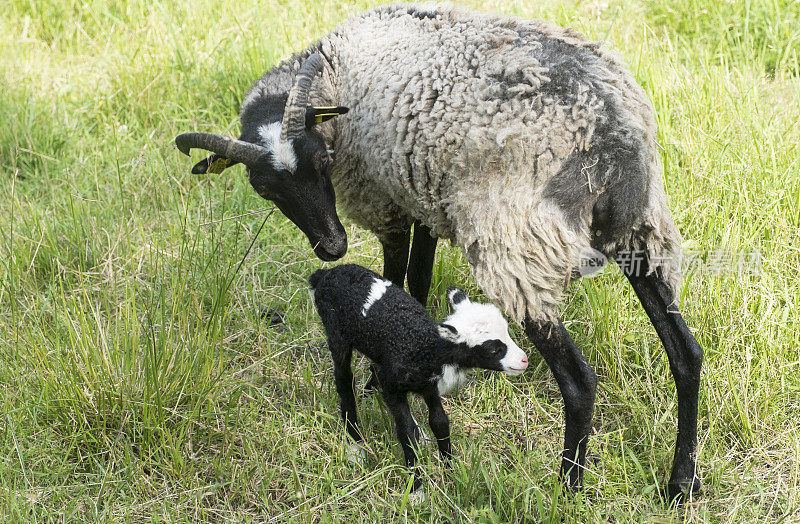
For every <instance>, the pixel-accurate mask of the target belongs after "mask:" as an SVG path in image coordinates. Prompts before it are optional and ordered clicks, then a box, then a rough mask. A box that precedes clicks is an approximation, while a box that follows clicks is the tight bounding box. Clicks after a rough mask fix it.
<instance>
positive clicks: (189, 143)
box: [175, 53, 347, 260]
mask: <svg viewBox="0 0 800 524" xmlns="http://www.w3.org/2000/svg"><path fill="white" fill-rule="evenodd" d="M322 65H323V62H322V57H321V56H320V55H319V54H318V53H315V54H313V55H311V56H309V57H308V59H306V61H305V62H304V63H303V65H302V67H301V68H300V70H299V71H298V72H297V76H296V77H295V81H294V85H293V86H292V88H291V90H290V91H289V93H288V94H287V95H286V96H285V100H284V98H281V97H276V98H275V102H276V103H275V104H264V105H256V104H252V107H249V108H245V109H244V111H243V114H242V122H243V125H244V127H243V130H242V136H241V137H240V139H239V140H236V139H232V138H228V137H223V136H220V135H213V134H209V133H185V134H182V135H179V136H178V137H177V138H176V139H175V143H176V144H177V146H178V149H180V150H181V151H182V152H183V153H185V154H187V155H188V154H189V151H190V149H191V148H199V149H205V150H207V151H211V152H213V153H214V154H213V155H211V156H210V157H208V158H207V159H205V160H203V161H201V162H199V163H198V164H197V165H195V166H194V168H193V169H192V173H196V174H201V173H221V172H222V170H224V169H225V168H227V167H229V166H232V165H234V164H237V163H241V164H244V165H245V167H246V168H247V174H248V176H249V177H250V184H251V185H252V186H253V189H255V190H256V192H257V193H258V194H259V195H261V196H262V197H263V198H265V199H267V200H271V201H273V202H275V205H276V206H278V209H280V210H281V211H282V212H283V214H284V215H286V218H288V219H289V220H291V221H292V222H294V223H295V225H296V226H297V227H299V228H300V230H301V231H302V232H303V233H305V234H306V236H307V237H308V240H309V242H311V246H312V247H313V248H314V253H316V255H317V256H318V257H319V258H321V259H322V260H336V259H338V258H341V257H342V256H343V255H344V254H345V252H346V251H347V234H346V233H345V231H344V227H342V223H341V222H340V221H339V217H338V215H337V214H336V195H335V194H334V191H333V185H332V184H331V178H330V169H331V163H332V158H331V155H330V154H329V153H328V150H327V147H326V144H325V140H324V139H323V138H322V135H321V134H320V133H319V132H318V131H317V130H316V129H314V126H315V125H316V124H319V123H321V122H324V121H326V120H328V119H330V118H333V117H335V116H337V115H340V114H343V113H346V112H347V108H346V107H310V106H309V105H308V93H309V89H310V88H311V81H312V80H313V79H314V77H315V76H316V75H317V73H319V72H320V70H321V69H322ZM284 102H285V105H284V104H283V103H284ZM281 110H282V113H281V112H280V111H281ZM276 111H277V113H276ZM249 122H257V125H247V124H248V123H249Z"/></svg>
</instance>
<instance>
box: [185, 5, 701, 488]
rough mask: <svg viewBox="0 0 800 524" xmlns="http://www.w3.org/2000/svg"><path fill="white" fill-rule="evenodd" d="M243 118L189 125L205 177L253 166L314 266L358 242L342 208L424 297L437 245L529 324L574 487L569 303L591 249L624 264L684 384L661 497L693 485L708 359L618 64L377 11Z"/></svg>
mask: <svg viewBox="0 0 800 524" xmlns="http://www.w3.org/2000/svg"><path fill="white" fill-rule="evenodd" d="M312 81H313V82H312ZM348 109H349V113H347V115H346V116H339V117H338V118H335V119H334V117H337V116H338V115H343V114H344V113H346V112H347V111H348ZM241 122H242V133H241V136H240V138H239V139H238V140H234V139H230V138H226V137H222V136H219V135H212V134H207V133H187V134H183V135H180V136H179V137H177V138H176V143H177V145H178V147H179V149H180V150H181V151H183V152H184V153H186V154H188V153H189V149H190V148H192V147H196V148H202V149H206V150H208V151H211V152H213V153H214V155H212V156H211V157H209V158H208V159H205V160H202V161H201V162H199V163H198V164H197V165H196V166H195V167H194V169H193V172H197V173H202V172H207V171H213V172H218V171H220V170H221V169H224V168H225V167H226V166H228V165H233V164H235V163H237V162H240V163H243V164H245V166H246V168H247V172H248V174H249V177H250V183H251V184H252V186H253V188H254V189H255V190H256V191H257V192H258V193H259V194H260V195H261V196H262V197H264V198H267V199H270V200H272V201H274V202H275V204H276V205H277V206H278V208H280V209H281V210H282V211H283V212H284V214H285V215H286V216H287V217H288V218H289V219H290V220H291V221H292V222H294V223H295V224H296V225H297V226H298V227H299V228H300V229H301V230H302V231H303V232H304V233H305V234H306V236H307V237H308V239H309V241H310V242H311V245H312V247H313V249H314V252H315V253H316V254H317V256H318V257H319V258H321V259H323V260H335V259H338V258H340V257H341V256H343V255H344V253H345V252H346V249H347V236H346V233H345V231H344V228H343V227H342V225H341V222H340V221H339V218H338V215H337V213H336V206H337V202H338V207H339V209H340V210H342V211H343V213H345V214H346V215H347V216H348V217H349V218H350V219H352V220H353V221H355V222H356V223H357V224H359V225H361V226H363V227H365V228H368V229H370V230H372V231H373V232H375V234H376V235H377V236H378V239H379V240H380V242H381V244H382V246H383V252H384V275H385V277H386V278H388V279H389V280H390V281H391V282H393V283H395V284H396V285H398V286H401V287H402V285H403V283H404V281H405V280H406V277H407V279H408V287H409V290H410V291H411V293H412V295H413V296H414V297H415V298H416V299H417V300H419V301H420V302H422V303H425V301H426V299H427V293H428V288H429V286H430V279H431V267H432V264H433V259H434V254H435V251H436V245H437V241H438V239H439V238H443V239H447V240H450V241H451V242H454V243H456V244H457V245H459V246H460V247H461V248H462V249H463V251H464V253H465V255H466V258H467V261H468V262H469V265H470V267H471V270H472V275H473V277H474V279H475V281H476V282H477V284H478V285H479V286H480V288H481V289H482V290H483V292H484V293H485V294H486V296H487V297H488V298H489V299H490V300H491V301H492V302H494V303H495V304H497V305H499V306H500V307H501V309H502V310H503V311H504V312H505V313H506V314H508V315H509V316H510V317H511V318H512V319H513V320H515V321H517V322H520V323H521V324H522V325H523V326H524V328H525V332H526V334H527V336H528V337H529V339H530V340H531V341H532V342H533V344H534V345H535V346H536V348H537V349H538V351H539V352H540V353H541V355H542V356H543V358H544V359H545V361H546V362H547V364H548V366H549V367H550V369H551V371H552V373H553V375H554V376H555V379H556V381H557V382H558V385H559V388H560V390H561V394H562V397H563V399H564V413H565V433H564V435H565V436H564V452H563V455H562V459H561V475H562V477H563V478H565V480H566V482H567V485H568V486H569V487H570V488H572V489H579V488H580V487H581V486H582V483H583V473H584V464H585V456H586V444H587V440H588V438H589V433H590V429H591V420H592V413H593V409H594V401H595V391H596V387H597V376H596V374H595V372H594V370H593V369H592V368H591V366H590V365H589V363H588V362H587V361H586V359H585V358H584V356H583V354H582V353H581V351H580V350H579V348H578V347H577V346H576V344H575V343H574V341H573V340H572V338H571V337H570V335H569V333H568V332H567V330H566V329H565V327H564V325H563V323H562V322H561V319H560V313H559V306H560V304H561V302H562V297H563V294H564V291H565V289H567V287H568V285H569V283H570V281H571V280H573V279H575V278H577V277H579V276H581V270H580V268H581V265H582V261H584V260H586V259H591V260H601V261H607V260H608V259H609V258H612V259H615V261H616V262H617V263H618V265H619V266H620V268H621V269H622V271H623V273H624V274H625V276H626V278H627V279H628V280H629V281H630V283H631V285H632V286H633V288H634V290H635V292H636V294H637V296H638V297H639V299H640V301H641V303H642V305H643V306H644V309H645V310H646V312H647V314H648V316H649V318H650V319H651V321H652V323H653V325H654V327H655V329H656V331H657V333H658V335H659V337H660V338H661V341H662V342H663V344H664V346H665V348H666V351H667V356H668V358H669V362H670V369H671V370H672V373H673V376H674V378H675V382H676V386H677V388H676V389H677V394H678V435H677V440H676V446H675V458H674V462H673V468H672V474H671V476H670V479H669V483H668V490H669V491H668V492H669V496H670V498H671V499H672V498H677V497H682V496H684V495H688V494H691V493H692V492H696V491H699V489H700V480H699V478H698V477H697V475H696V473H695V470H696V463H695V451H696V447H697V403H698V393H699V385H700V370H701V366H702V361H703V352H702V349H701V347H700V345H699V344H698V343H697V341H696V340H695V338H694V336H693V335H692V333H691V332H690V330H689V328H688V327H687V325H686V323H685V322H684V320H683V318H682V316H681V314H680V311H679V309H678V304H677V296H678V284H679V280H680V256H681V247H680V244H681V236H680V233H679V232H678V230H677V228H676V226H675V223H674V221H673V219H672V217H671V215H670V212H669V210H668V208H667V204H666V195H665V192H664V187H663V183H662V180H661V165H660V159H659V152H658V145H657V143H656V125H655V119H654V116H653V109H652V107H651V104H650V102H649V100H648V98H647V95H646V94H645V92H644V90H643V89H642V88H641V87H640V86H639V85H638V84H637V83H636V82H635V80H634V79H633V77H632V76H631V74H630V73H629V72H628V71H627V69H626V67H625V66H624V64H623V63H622V62H621V60H620V59H618V58H617V57H616V56H614V55H613V54H612V53H611V52H610V51H608V50H606V49H605V48H603V47H602V46H601V45H600V44H599V43H597V42H590V41H587V40H586V39H585V38H583V37H582V36H580V35H578V34H576V33H574V32H572V31H570V30H566V29H561V28H557V27H553V26H551V25H548V24H546V23H544V22H541V21H527V20H520V19H517V18H512V17H503V16H492V15H481V14H476V13H472V12H470V11H466V10H462V9H459V8H455V7H450V6H426V7H423V6H416V5H396V6H385V7H379V8H377V9H374V10H372V11H368V12H366V13H363V14H361V15H357V16H354V17H352V18H350V19H349V20H347V21H346V22H344V23H343V24H341V25H340V26H339V27H337V28H336V29H335V30H334V31H333V32H331V33H330V34H328V35H326V36H324V37H322V38H321V39H320V40H319V41H317V42H316V43H314V44H312V45H311V46H309V47H308V48H307V49H305V50H303V51H302V52H300V53H298V54H296V55H294V56H293V57H291V58H290V59H288V60H287V61H285V62H283V63H281V64H279V65H277V66H275V67H274V68H273V69H271V70H270V71H269V72H267V73H266V74H265V75H264V76H263V77H262V78H261V79H259V80H258V81H257V82H256V83H255V85H254V86H253V88H252V89H251V90H250V91H249V92H248V93H247V95H246V96H245V97H244V101H243V102H242V112H241ZM329 145H330V146H332V147H333V151H334V152H335V162H334V160H333V158H334V155H333V154H332V153H330V152H329V151H328V146H329ZM334 187H335V192H334ZM412 228H413V242H411V241H410V238H411V231H412ZM409 245H410V256H409Z"/></svg>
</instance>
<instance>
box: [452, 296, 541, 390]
mask: <svg viewBox="0 0 800 524" xmlns="http://www.w3.org/2000/svg"><path fill="white" fill-rule="evenodd" d="M447 297H448V299H449V300H450V304H451V305H452V306H453V314H452V315H450V316H449V317H447V318H446V319H445V320H444V321H443V322H442V323H441V325H440V327H439V333H440V334H441V336H442V337H443V338H447V339H448V340H451V341H453V342H457V343H462V344H466V345H467V346H468V347H470V348H474V349H475V350H476V352H479V353H480V354H479V355H476V357H478V360H479V362H483V363H485V364H487V365H486V366H484V365H481V367H485V368H486V369H494V365H493V364H499V368H500V369H499V371H503V372H504V373H506V374H508V375H512V376H513V375H519V374H520V373H522V372H523V371H525V369H526V368H527V367H528V357H527V356H526V355H525V352H524V351H522V349H520V348H519V346H517V345H516V344H515V343H514V341H513V340H512V339H511V335H510V334H509V332H508V323H507V322H506V320H505V319H504V318H503V315H502V314H501V313H500V310H499V309H497V307H495V306H493V305H492V304H480V303H477V302H470V300H469V299H468V298H467V295H466V293H464V292H463V291H461V290H460V289H458V288H450V289H449V290H448V292H447Z"/></svg>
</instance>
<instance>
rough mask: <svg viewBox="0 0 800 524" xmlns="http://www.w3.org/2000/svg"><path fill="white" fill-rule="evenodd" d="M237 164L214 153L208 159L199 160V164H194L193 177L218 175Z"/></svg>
mask: <svg viewBox="0 0 800 524" xmlns="http://www.w3.org/2000/svg"><path fill="white" fill-rule="evenodd" d="M238 163H239V162H234V161H233V160H231V159H230V158H225V157H224V156H222V155H218V154H216V153H214V154H213V155H211V156H210V157H208V158H206V159H204V160H201V161H200V162H198V163H196V164H195V165H194V167H193V168H192V174H193V175H205V174H207V173H215V174H217V175H218V174H220V173H222V172H223V171H225V169H227V168H229V167H231V166H232V165H234V164H238Z"/></svg>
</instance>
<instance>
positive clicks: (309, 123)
mask: <svg viewBox="0 0 800 524" xmlns="http://www.w3.org/2000/svg"><path fill="white" fill-rule="evenodd" d="M348 111H350V108H349V107H344V106H336V107H333V106H331V107H307V108H306V127H307V128H308V127H313V126H315V125H317V124H321V123H322V122H325V121H326V120H330V119H331V118H333V117H335V116H339V115H343V114H345V113H347V112H348Z"/></svg>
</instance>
